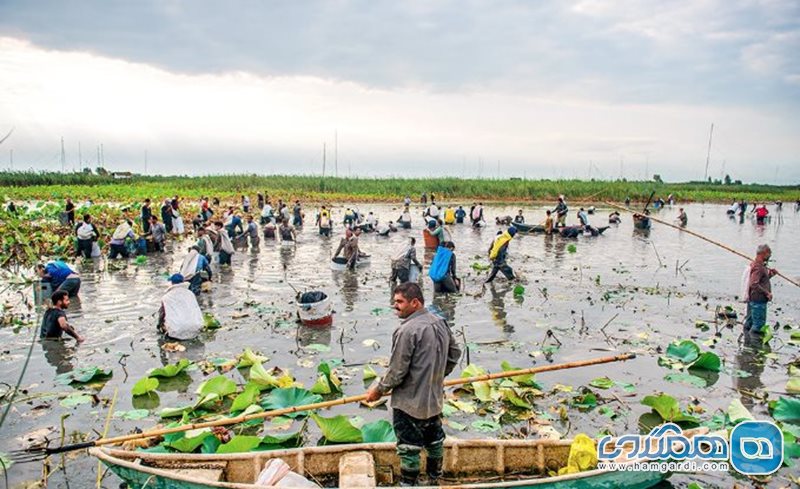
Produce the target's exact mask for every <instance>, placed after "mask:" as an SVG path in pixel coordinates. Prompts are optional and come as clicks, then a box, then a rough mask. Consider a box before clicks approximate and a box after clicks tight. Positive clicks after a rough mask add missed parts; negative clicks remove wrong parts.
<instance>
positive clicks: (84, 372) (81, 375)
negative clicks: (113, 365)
mask: <svg viewBox="0 0 800 489" xmlns="http://www.w3.org/2000/svg"><path fill="white" fill-rule="evenodd" d="M111 374H112V371H111V369H110V368H105V367H79V368H76V369H74V370H72V371H70V372H65V373H63V374H59V375H57V376H56V378H55V382H56V383H57V384H61V385H69V384H86V383H88V382H91V381H93V380H108V379H107V378H108V377H111Z"/></svg>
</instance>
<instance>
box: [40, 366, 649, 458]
mask: <svg viewBox="0 0 800 489" xmlns="http://www.w3.org/2000/svg"><path fill="white" fill-rule="evenodd" d="M632 358H636V354H634V353H625V354H622V355H614V356H607V357H600V358H593V359H591V360H578V361H575V362H568V363H557V364H552V365H543V366H540V367H533V368H527V369H521V370H510V371H506V372H498V373H494V374H485V375H476V376H474V377H464V378H459V379H450V380H448V381H445V383H444V385H445V387H450V386H454V385H463V384H470V383H472V382H483V381H487V380H494V379H504V378H508V377H516V376H518V375H530V374H537V373H542V372H552V371H554V370H565V369H569V368H578V367H588V366H591V365H600V364H604V363H612V362H621V361H625V360H630V359H632ZM388 395H390V394H384V396H388ZM366 398H367V396H366V394H361V395H358V396H349V397H343V398H340V399H334V400H332V401H324V402H316V403H313V404H306V405H303V406H295V407H288V408H282V409H274V410H272V411H265V412H263V413H255V414H248V415H240V416H236V417H234V418H225V419H218V420H216V421H206V422H203V423H191V424H186V425H181V426H175V427H172V428H163V429H160V430H151V431H145V432H143V433H133V434H130V435H123V436H117V437H113V438H100V439H97V440H94V441H90V442H85V443H77V444H75V445H66V446H64V447H60V448H54V449H48V450H47V453H48V454H53V453H60V452H65V451H72V450H79V449H81V448H89V447H96V446H102V445H114V444H118V443H123V442H126V441H131V440H140V439H144V438H153V437H155V436H162V435H167V434H170V433H178V432H181V431H190V430H197V429H201V428H213V427H216V426H228V425H233V424H239V423H244V422H245V421H250V420H253V419H266V418H272V417H275V416H282V415H284V414H291V413H297V412H300V411H311V410H314V409H323V408H329V407H333V406H339V405H342V404H350V403H354V402H361V401H363V400H366Z"/></svg>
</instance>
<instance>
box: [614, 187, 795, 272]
mask: <svg viewBox="0 0 800 489" xmlns="http://www.w3.org/2000/svg"><path fill="white" fill-rule="evenodd" d="M604 204H605V205H607V206H609V207H613V208H614V209H620V210H623V211H626V212H630V213H632V214H638V212H634V211H632V210H630V209H628V208H627V207H623V206H621V205H617V204H612V203H611V202H604ZM647 217H648V218H650V220H653V221H655V222H657V223H659V224H663V225H665V226H669V227H671V228H674V229H677V230H678V231H681V232H684V233H686V234H691V235H692V236H694V237H695V238H700V239H702V240H703V241H707V242H709V243H711V244H713V245H716V246H719V247H720V248H722V249H723V250H727V251H730V252H731V253H733V254H734V255H738V256H741V257H742V258H744V259H745V260H747V261H753V258H752V257H750V256H747V255H745V254H744V253H742V252H741V251H737V250H734V249H733V248H731V247H729V246H727V245H724V244H722V243H720V242H719V241H714V240H713V239H711V238H708V237H706V236H703V235H702V234H700V233H696V232H694V231H692V230H690V229H686V228H682V227H680V226H676V225H674V224H672V223H670V222H666V221H664V220H662V219H658V218H656V217H653V216H652V215H648V216H647ZM776 275H777V276H779V277H781V278H782V279H784V280H786V281H787V282H789V283H790V284H792V285H796V286H797V287H800V282H797V281H796V280H793V279H791V278H789V277H787V276H786V275H784V274H782V273H781V272H778V273H776Z"/></svg>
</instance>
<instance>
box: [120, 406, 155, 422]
mask: <svg viewBox="0 0 800 489" xmlns="http://www.w3.org/2000/svg"><path fill="white" fill-rule="evenodd" d="M148 416H150V411H149V410H147V409H131V410H130V411H117V412H115V413H114V417H115V418H120V419H124V420H125V421H138V420H140V419H144V418H146V417H148Z"/></svg>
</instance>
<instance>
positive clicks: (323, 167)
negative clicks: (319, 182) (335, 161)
mask: <svg viewBox="0 0 800 489" xmlns="http://www.w3.org/2000/svg"><path fill="white" fill-rule="evenodd" d="M325 153H326V151H325V143H322V178H325Z"/></svg>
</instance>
